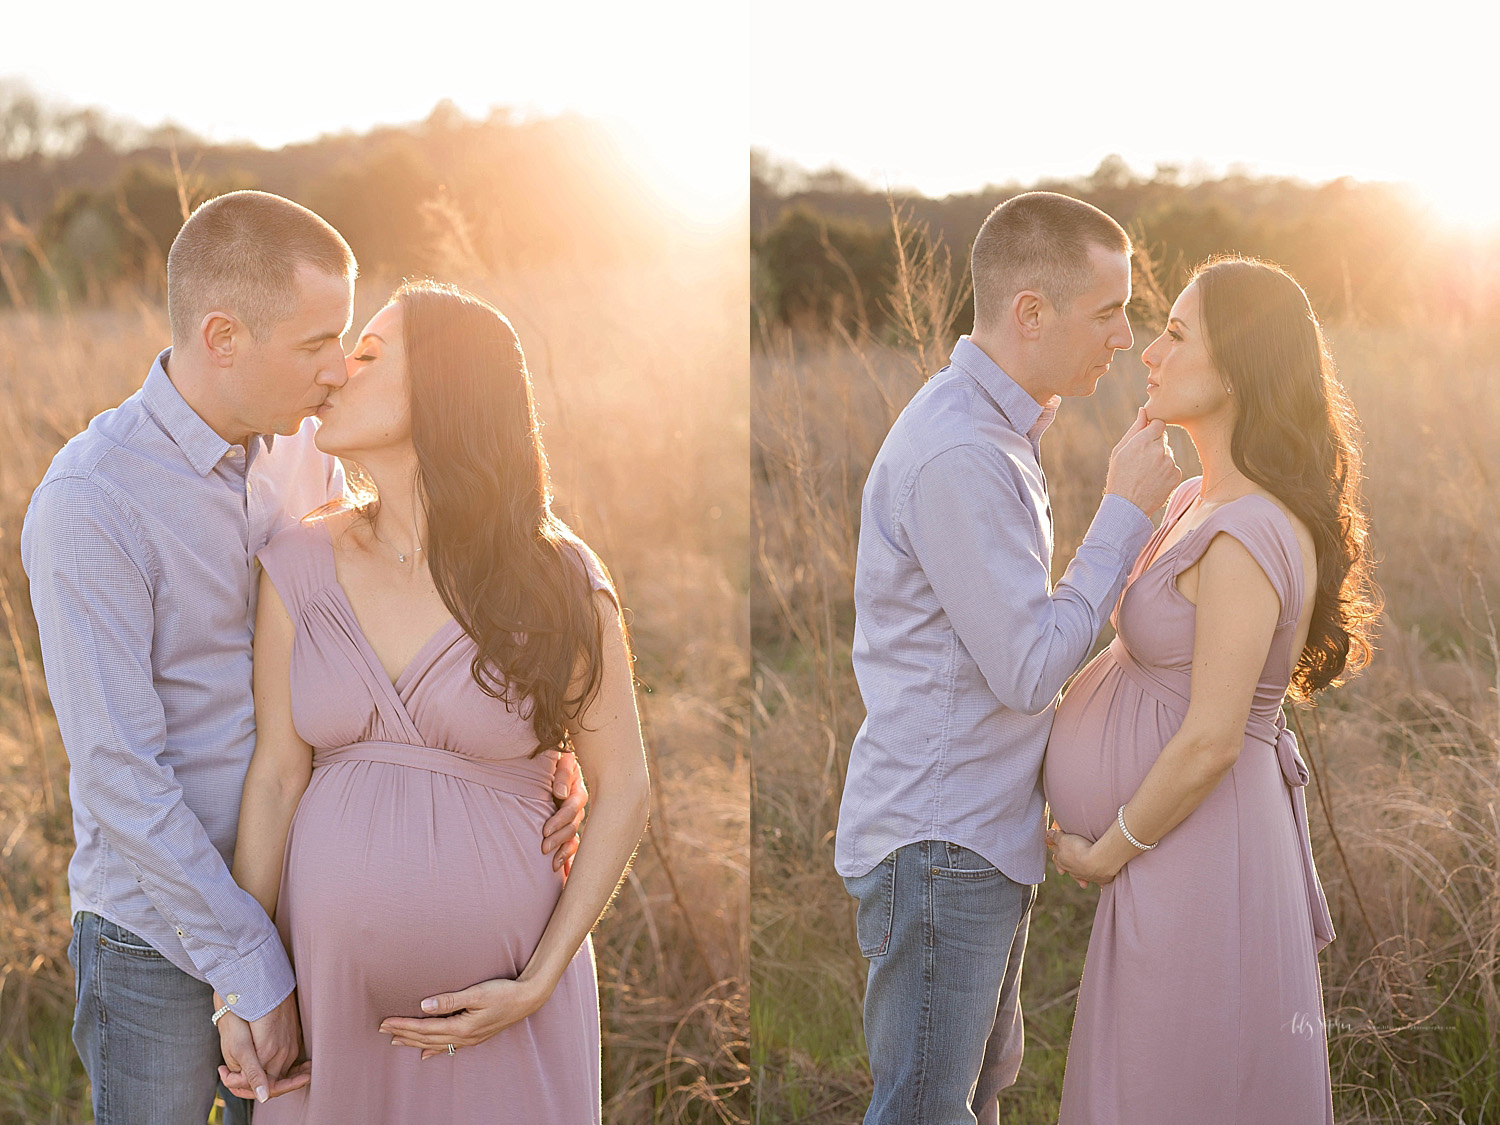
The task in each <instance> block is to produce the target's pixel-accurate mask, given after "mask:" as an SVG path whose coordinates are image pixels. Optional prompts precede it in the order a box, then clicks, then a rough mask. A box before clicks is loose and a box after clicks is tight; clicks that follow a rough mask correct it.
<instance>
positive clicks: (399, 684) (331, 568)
mask: <svg viewBox="0 0 1500 1125" xmlns="http://www.w3.org/2000/svg"><path fill="white" fill-rule="evenodd" d="M323 539H324V542H325V543H326V544H327V546H328V574H329V578H330V579H331V585H332V586H333V589H334V590H335V591H337V593H338V596H339V598H340V599H341V600H342V601H343V603H344V608H345V609H347V610H348V611H349V617H350V619H351V620H352V621H353V622H354V631H355V633H357V634H358V642H359V645H360V648H361V650H362V653H363V655H364V658H365V660H366V661H367V662H368V663H369V665H370V669H371V670H372V671H374V672H377V673H379V675H380V678H381V679H382V680H384V681H385V682H386V683H388V684H389V685H390V686H391V690H392V691H393V692H394V693H395V694H396V698H397V699H398V700H400V701H401V703H402V706H403V707H404V706H405V700H404V697H403V693H404V692H405V690H406V688H408V687H410V686H411V680H412V676H413V673H421V672H424V671H426V669H427V668H428V667H430V666H431V664H432V661H433V659H435V657H436V655H437V653H436V652H432V651H430V650H432V649H433V648H434V647H435V646H436V645H437V643H438V641H440V640H442V639H443V638H444V637H446V636H447V634H448V632H449V631H450V630H451V629H454V628H456V627H457V626H458V620H457V619H456V618H455V617H454V616H453V615H452V614H449V615H448V619H447V620H446V621H444V622H443V623H442V624H441V625H439V626H438V627H437V629H435V630H434V631H433V632H432V634H431V635H430V636H428V638H427V639H426V640H425V641H423V642H422V644H421V646H420V647H419V648H418V649H417V651H416V652H415V653H413V654H412V657H411V659H410V660H408V661H407V662H406V666H405V667H404V668H402V669H401V672H400V674H399V675H397V676H396V678H395V679H391V674H390V672H389V671H388V670H387V668H386V666H385V662H384V661H383V660H381V659H380V654H379V653H378V652H376V651H375V646H374V645H373V644H371V643H370V638H369V636H368V635H367V634H366V633H365V627H364V625H363V624H361V623H360V620H359V614H358V613H357V612H356V611H355V609H354V602H353V600H351V599H350V597H349V591H348V590H346V589H344V584H343V582H341V581H340V580H339V571H338V565H337V563H336V556H335V555H334V551H333V532H332V531H331V530H330V529H329V526H328V521H327V520H324V521H323ZM448 643H452V642H451V641H450V642H448ZM447 647H448V646H447V644H444V645H443V646H442V649H440V650H439V651H442V650H445V649H446V648H447Z"/></svg>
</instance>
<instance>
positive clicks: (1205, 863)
mask: <svg viewBox="0 0 1500 1125" xmlns="http://www.w3.org/2000/svg"><path fill="white" fill-rule="evenodd" d="M1200 485H1201V480H1199V479H1194V480H1190V481H1187V482H1186V483H1184V484H1183V485H1182V486H1181V487H1180V488H1179V489H1178V491H1177V493H1176V494H1175V495H1174V497H1173V499H1172V502H1171V504H1170V505H1169V507H1168V509H1167V515H1166V518H1165V519H1164V520H1163V521H1162V527H1161V529H1160V530H1159V531H1158V532H1157V533H1156V535H1155V537H1154V538H1153V539H1152V540H1151V542H1150V543H1148V544H1147V546H1146V548H1145V550H1144V551H1143V552H1142V553H1141V557H1140V559H1138V560H1137V562H1136V564H1135V569H1134V570H1133V571H1132V572H1131V576H1130V580H1129V582H1128V584H1127V586H1126V588H1125V592H1124V593H1123V594H1122V595H1121V597H1120V602H1119V604H1118V606H1117V607H1116V609H1115V615H1114V618H1113V621H1114V624H1115V628H1116V630H1117V636H1116V637H1115V639H1114V641H1113V642H1112V643H1111V644H1110V646H1109V648H1108V649H1106V650H1105V651H1104V652H1102V653H1100V654H1099V656H1098V657H1097V658H1096V659H1095V660H1093V661H1092V662H1091V663H1090V664H1089V665H1088V667H1086V668H1085V669H1084V670H1083V671H1082V672H1080V673H1079V675H1078V678H1077V679H1076V680H1075V681H1074V683H1073V684H1072V686H1071V687H1070V688H1069V689H1068V691H1067V694H1066V695H1065V696H1064V697H1063V700H1062V702H1061V703H1060V704H1059V705H1058V709H1057V715H1056V719H1055V721H1054V723H1053V726H1052V736H1051V739H1050V741H1049V742H1048V744H1047V756H1046V760H1045V764H1044V766H1043V779H1044V783H1045V786H1046V794H1047V800H1048V802H1049V804H1050V805H1051V807H1052V816H1053V818H1054V819H1055V820H1056V821H1057V823H1058V824H1059V826H1061V827H1062V828H1063V829H1064V830H1065V831H1067V832H1073V833H1077V834H1079V835H1082V836H1085V837H1087V838H1089V839H1091V840H1092V839H1097V838H1098V837H1099V836H1100V835H1101V834H1103V832H1104V831H1105V830H1106V829H1107V828H1108V827H1109V825H1110V823H1111V822H1112V821H1113V820H1114V819H1115V811H1116V810H1117V809H1118V808H1119V807H1120V805H1122V804H1124V803H1125V802H1126V801H1128V800H1129V799H1130V797H1131V795H1132V794H1134V792H1135V791H1136V788H1137V787H1138V786H1139V785H1140V783H1141V781H1142V780H1143V779H1144V778H1145V776H1146V772H1147V771H1148V770H1149V769H1150V768H1151V765H1152V763H1153V762H1155V760H1156V758H1157V755H1158V754H1160V753H1161V750H1162V748H1163V747H1164V746H1165V745H1166V743H1167V740H1168V739H1170V738H1171V737H1172V735H1173V734H1174V733H1176V731H1177V729H1178V727H1179V726H1181V724H1182V720H1183V717H1184V716H1185V715H1186V713H1187V704H1188V688H1189V680H1190V676H1191V673H1192V661H1193V628H1194V615H1195V608H1194V606H1193V604H1192V603H1191V602H1189V601H1188V600H1187V599H1186V598H1184V597H1183V596H1182V594H1181V593H1180V592H1179V591H1178V590H1177V587H1176V578H1177V576H1178V575H1179V574H1181V573H1182V572H1183V571H1184V570H1186V569H1187V568H1188V567H1189V566H1191V565H1192V564H1193V563H1195V562H1196V561H1197V560H1198V559H1199V558H1200V557H1202V555H1203V552H1204V551H1205V550H1207V549H1208V545H1209V543H1210V542H1211V541H1212V540H1213V539H1214V537H1215V536H1216V535H1217V534H1219V533H1220V532H1223V533H1225V534H1228V535H1232V536H1234V537H1235V539H1237V540H1239V541H1240V542H1241V543H1242V544H1244V546H1245V547H1246V549H1247V550H1249V552H1250V554H1251V555H1252V556H1253V557H1254V558H1255V560H1256V561H1257V562H1258V563H1259V564H1260V566H1261V567H1262V569H1264V571H1265V573H1266V575H1267V577H1269V579H1270V581H1271V585H1272V586H1273V587H1274V588H1275V590H1276V593H1277V596H1278V597H1279V598H1280V599H1281V615H1280V618H1279V620H1278V621H1277V624H1276V631H1275V635H1274V639H1273V641H1272V643H1271V651H1270V654H1269V656H1268V657H1267V659H1266V664H1265V668H1264V670H1263V671H1262V673H1261V677H1260V683H1259V684H1258V686H1257V687H1256V690H1255V697H1254V701H1253V703H1252V704H1251V709H1250V718H1249V721H1248V722H1247V723H1246V725H1245V744H1244V748H1243V750H1242V751H1241V753H1240V756H1239V759H1238V761H1237V762H1236V763H1235V765H1234V767H1233V768H1232V769H1231V770H1230V771H1229V773H1228V774H1227V775H1226V776H1225V777H1224V779H1223V780H1222V781H1220V782H1219V784H1218V786H1217V787H1216V788H1215V789H1214V790H1213V792H1212V793H1210V794H1209V795H1208V797H1207V798H1205V799H1204V801H1203V803H1202V804H1201V805H1199V806H1198V808H1197V809H1195V810H1194V811H1193V812H1192V813H1191V814H1190V815H1189V816H1188V817H1187V818H1186V819H1185V820H1183V822H1182V823H1181V824H1179V825H1178V826H1177V827H1176V828H1174V829H1172V831H1170V832H1168V833H1167V834H1166V835H1165V836H1164V837H1162V839H1161V841H1160V843H1159V844H1158V845H1157V847H1156V848H1155V850H1153V851H1150V852H1146V853H1143V854H1141V855H1138V856H1136V857H1135V858H1134V859H1132V860H1130V862H1129V863H1127V864H1126V865H1125V867H1124V868H1123V869H1122V870H1121V871H1120V874H1119V875H1118V876H1116V878H1115V880H1114V881H1113V882H1112V883H1110V884H1109V885H1108V886H1106V887H1103V888H1102V889H1101V891H1100V895H1099V906H1098V910H1097V912H1096V913H1095V915H1094V928H1093V932H1092V935H1091V936H1090V939H1089V948H1088V958H1087V960H1086V962H1085V964H1084V970H1083V982H1082V985H1081V986H1080V988H1079V992H1078V1010H1077V1014H1076V1015H1075V1017H1074V1021H1073V1037H1072V1041H1071V1043H1070V1044H1069V1046H1068V1062H1067V1072H1066V1075H1065V1078H1064V1081H1063V1094H1062V1108H1061V1115H1060V1121H1061V1122H1062V1123H1063V1125H1105V1123H1110V1125H1116V1123H1118V1125H1208V1123H1212V1125H1252V1123H1256V1125H1259V1123H1266V1125H1292V1123H1293V1122H1295V1123H1297V1125H1318V1123H1331V1122H1332V1121H1333V1105H1332V1097H1331V1093H1330V1082H1329V1070H1328V1049H1327V1040H1326V1035H1325V1029H1324V1023H1323V1000H1322V988H1321V984H1320V981H1319V977H1318V959H1317V955H1318V950H1320V949H1321V948H1322V947H1323V946H1324V945H1326V944H1328V942H1329V941H1331V940H1332V938H1333V926H1332V923H1331V921H1330V919H1329V914H1328V907H1327V904H1326V902H1325V901H1324V898H1323V891H1322V887H1321V886H1320V885H1319V883H1318V876H1317V872H1316V871H1315V870H1314V867H1313V858H1312V851H1311V848H1310V846H1309V843H1308V835H1307V811H1306V806H1305V804H1304V800H1303V789H1302V787H1303V786H1304V785H1305V784H1306V782H1307V770H1306V767H1305V766H1304V764H1303V763H1302V760H1301V759H1300V757H1299V756H1298V754H1297V747H1296V741H1295V740H1294V739H1293V737H1292V735H1291V734H1290V733H1289V732H1288V731H1287V729H1286V722H1285V719H1284V717H1283V715H1282V712H1281V703H1282V698H1283V696H1284V695H1285V693H1286V689H1287V684H1288V681H1289V679H1290V675H1291V669H1292V666H1293V660H1294V657H1295V656H1296V655H1297V654H1296V653H1294V652H1293V651H1292V646H1293V645H1294V644H1295V643H1296V632H1297V621H1298V618H1299V616H1300V615H1301V611H1302V605H1303V596H1304V592H1303V571H1302V560H1301V552H1300V548H1299V546H1298V543H1297V537H1296V533H1295V532H1294V531H1293V530H1292V526H1291V523H1290V521H1289V520H1288V519H1287V517H1286V515H1285V514H1284V513H1283V512H1282V511H1281V509H1280V508H1278V507H1277V506H1276V505H1275V504H1273V503H1272V502H1271V501H1269V500H1267V499H1265V498H1264V497H1262V496H1256V495H1250V496H1244V497H1241V498H1240V499H1238V500H1234V501H1231V502H1229V503H1227V504H1224V505H1223V506H1221V507H1219V508H1217V509H1215V510H1214V511H1213V512H1211V513H1210V514H1209V515H1208V517H1207V518H1206V519H1205V520H1204V521H1203V522H1202V523H1201V524H1200V525H1199V526H1197V527H1195V528H1193V529H1192V530H1191V531H1189V532H1188V533H1187V534H1186V535H1184V536H1183V537H1182V538H1181V539H1180V540H1178V541H1177V542H1176V543H1174V544H1172V545H1171V546H1170V547H1169V548H1167V549H1166V550H1165V551H1163V552H1162V554H1161V556H1160V557H1159V558H1156V559H1155V560H1154V561H1152V563H1151V565H1150V566H1149V567H1146V565H1145V564H1146V561H1147V560H1148V559H1151V558H1152V556H1153V555H1154V554H1155V552H1156V549H1157V546H1158V544H1160V543H1161V542H1162V540H1163V538H1164V537H1165V536H1166V534H1167V532H1168V530H1169V529H1170V528H1171V526H1172V525H1173V524H1174V523H1175V522H1176V521H1177V520H1178V519H1179V518H1181V516H1182V514H1183V513H1184V512H1185V511H1186V510H1187V508H1188V506H1189V505H1190V504H1191V503H1192V501H1193V500H1194V498H1196V497H1197V495H1198V491H1199V488H1200ZM1143 568H1144V569H1143Z"/></svg>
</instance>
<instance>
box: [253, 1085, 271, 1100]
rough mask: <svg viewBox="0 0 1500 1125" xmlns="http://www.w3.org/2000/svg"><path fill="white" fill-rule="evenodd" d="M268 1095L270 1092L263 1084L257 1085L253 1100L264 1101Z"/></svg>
mask: <svg viewBox="0 0 1500 1125" xmlns="http://www.w3.org/2000/svg"><path fill="white" fill-rule="evenodd" d="M270 1096H271V1092H270V1091H269V1090H267V1089H266V1088H265V1087H264V1086H257V1087H255V1100H256V1101H258V1102H264V1101H265V1100H266V1099H267V1098H269V1097H270Z"/></svg>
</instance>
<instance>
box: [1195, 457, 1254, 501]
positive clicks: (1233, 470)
mask: <svg viewBox="0 0 1500 1125" xmlns="http://www.w3.org/2000/svg"><path fill="white" fill-rule="evenodd" d="M1244 476H1245V474H1244V473H1242V472H1240V470H1239V466H1237V465H1235V466H1231V467H1230V469H1229V472H1228V473H1226V474H1225V475H1224V476H1222V477H1220V478H1219V479H1218V480H1216V481H1214V488H1218V487H1219V485H1221V484H1223V483H1224V482H1225V481H1227V480H1229V479H1230V478H1231V477H1244ZM1245 479H1246V480H1249V479H1250V478H1249V477H1245ZM1198 499H1199V501H1203V500H1208V499H1210V496H1209V495H1208V492H1207V491H1204V490H1200V491H1199V493H1198Z"/></svg>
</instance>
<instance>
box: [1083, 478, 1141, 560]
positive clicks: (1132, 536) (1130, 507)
mask: <svg viewBox="0 0 1500 1125" xmlns="http://www.w3.org/2000/svg"><path fill="white" fill-rule="evenodd" d="M1155 531H1156V525H1155V524H1153V523H1152V522H1151V517H1150V516H1148V515H1147V514H1146V513H1145V512H1143V511H1141V510H1140V509H1139V508H1137V507H1136V506H1135V505H1134V504H1132V503H1131V502H1130V501H1129V500H1127V499H1125V497H1123V496H1121V495H1119V494H1118V493H1114V492H1106V493H1105V494H1104V499H1103V500H1102V501H1100V503H1099V511H1098V512H1097V513H1095V515H1094V522H1093V523H1091V524H1089V530H1088V534H1087V536H1085V538H1088V539H1099V540H1100V541H1102V542H1104V543H1107V544H1109V545H1110V546H1113V547H1117V548H1118V549H1119V551H1120V558H1121V560H1122V561H1123V562H1124V563H1125V564H1126V566H1127V567H1128V566H1130V565H1133V564H1134V563H1135V560H1136V556H1137V555H1139V554H1140V553H1141V551H1142V550H1143V549H1144V548H1145V546H1146V541H1147V540H1149V539H1150V538H1151V536H1152V534H1153V533H1154V532H1155Z"/></svg>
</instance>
